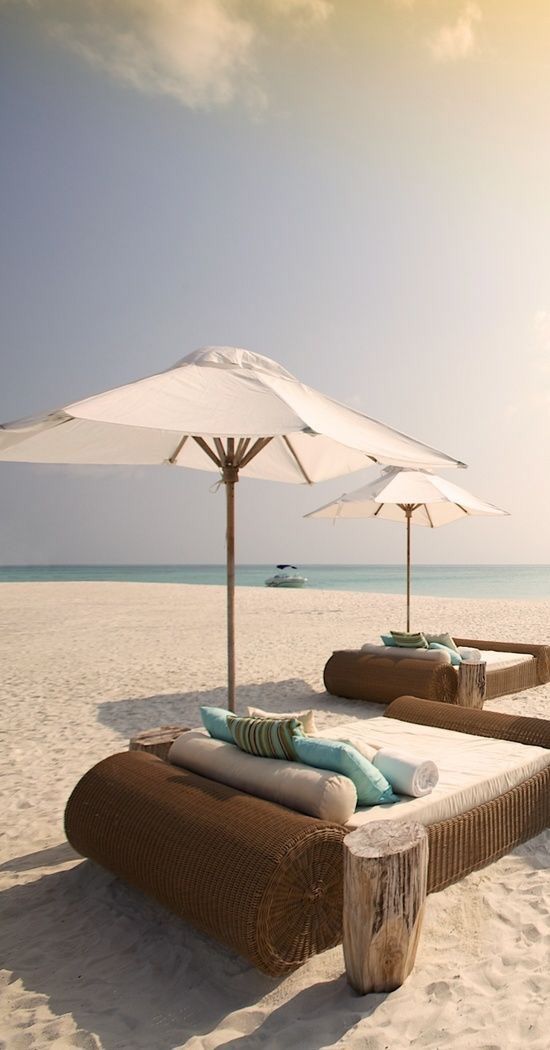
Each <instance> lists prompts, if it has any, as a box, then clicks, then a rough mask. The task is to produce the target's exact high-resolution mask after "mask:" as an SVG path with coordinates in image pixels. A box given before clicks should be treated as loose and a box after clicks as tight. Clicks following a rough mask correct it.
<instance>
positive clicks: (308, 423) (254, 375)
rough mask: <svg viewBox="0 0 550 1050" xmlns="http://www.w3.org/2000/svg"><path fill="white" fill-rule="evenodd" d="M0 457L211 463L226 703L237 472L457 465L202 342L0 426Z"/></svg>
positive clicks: (262, 360)
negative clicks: (221, 569) (219, 493)
mask: <svg viewBox="0 0 550 1050" xmlns="http://www.w3.org/2000/svg"><path fill="white" fill-rule="evenodd" d="M0 460H9V461H11V462H34V463H67V464H84V463H88V464H120V465H124V464H132V465H139V464H155V463H165V464H168V465H170V466H173V467H192V468H195V469H198V470H216V471H219V472H220V473H221V478H222V481H223V482H224V484H225V487H226V501H227V612H228V706H229V708H230V710H233V709H234V696H235V650H234V584H235V578H234V577H235V559H234V488H235V483H236V482H237V481H238V479H239V475H240V474H244V475H246V476H248V477H255V478H267V479H270V480H273V481H287V482H293V483H295V484H312V483H314V482H317V481H325V480H327V479H329V478H333V477H337V476H338V475H341V474H348V473H350V472H351V471H354V470H361V469H364V468H365V467H367V466H369V465H370V464H371V463H378V462H380V463H397V464H399V465H401V466H409V467H410V466H428V467H431V466H434V467H437V466H439V467H456V466H464V464H462V463H460V462H458V461H457V460H454V459H451V458H450V457H449V456H446V455H444V453H442V452H437V451H435V450H434V449H432V448H429V447H428V446H427V445H423V444H421V443H419V442H417V441H414V440H413V439H412V438H409V437H406V436H405V435H404V434H401V433H399V432H398V431H396V430H393V429H392V428H391V427H387V426H385V425H384V424H383V423H378V422H377V421H376V420H373V419H369V418H368V417H367V416H364V415H362V414H361V413H359V412H356V411H354V410H353V409H351V408H347V407H345V406H344V405H341V404H339V403H338V402H337V401H333V400H332V399H331V398H329V397H325V396H324V395H323V394H320V393H318V392H317V391H316V390H312V389H311V387H308V386H305V385H304V384H303V383H300V382H299V381H298V380H297V379H295V377H294V376H292V375H291V374H290V373H289V372H287V371H285V369H284V368H282V367H281V366H280V365H278V364H276V362H274V361H271V360H270V359H269V358H267V357H262V356H260V355H259V354H253V353H250V352H249V351H248V350H242V349H238V348H236V347H223V346H222V347H206V348H204V349H201V350H197V351H195V352H193V353H191V354H189V355H188V356H187V357H185V358H183V360H182V361H180V362H179V363H178V364H177V365H175V366H174V367H173V368H170V369H168V370H167V371H165V372H160V373H158V374H157V375H153V376H148V377H147V378H145V379H140V380H138V381H137V382H134V383H129V384H128V385H126V386H121V387H116V388H114V389H113V390H108V391H106V392H105V393H103V394H97V395H95V396H93V397H89V398H87V399H86V400H84V401H78V402H75V403H74V404H71V405H67V406H66V407H64V408H62V409H60V410H58V411H56V412H51V413H48V414H45V415H42V416H39V417H37V418H34V419H29V420H21V421H19V422H16V423H8V424H6V425H4V426H1V427H0Z"/></svg>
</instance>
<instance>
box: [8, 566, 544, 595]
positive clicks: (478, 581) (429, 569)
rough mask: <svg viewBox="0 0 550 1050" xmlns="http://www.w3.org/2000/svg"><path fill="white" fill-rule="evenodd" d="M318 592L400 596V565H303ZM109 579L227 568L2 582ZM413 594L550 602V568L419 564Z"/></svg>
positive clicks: (250, 579) (215, 576)
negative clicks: (537, 599)
mask: <svg viewBox="0 0 550 1050" xmlns="http://www.w3.org/2000/svg"><path fill="white" fill-rule="evenodd" d="M274 571H275V568H274V566H273V565H239V566H238V567H237V571H236V582H237V585H238V586H241V587H263V586H264V581H265V580H266V578H267V577H269V576H271V575H272V574H273V572H274ZM300 572H301V573H302V574H303V575H305V576H306V577H307V579H308V584H307V586H308V587H310V588H313V589H315V590H329V591H371V592H374V593H381V594H402V593H403V592H404V590H405V569H404V567H403V566H402V565H301V566H300ZM56 580H107V581H121V582H133V583H198V584H224V583H225V567H224V566H223V565H7V566H0V583H2V582H3V583H14V582H19V581H20V582H38V581H48V582H49V581H56ZM412 590H413V594H419V595H420V594H424V595H433V596H436V597H445V598H530V599H533V598H550V565H416V566H413V570H412Z"/></svg>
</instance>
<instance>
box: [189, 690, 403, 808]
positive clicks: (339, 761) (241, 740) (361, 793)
mask: <svg viewBox="0 0 550 1050" xmlns="http://www.w3.org/2000/svg"><path fill="white" fill-rule="evenodd" d="M212 712H214V716H215V717H214V718H212ZM201 715H202V719H203V722H204V725H205V727H206V729H207V730H208V732H209V733H210V735H211V736H213V737H215V738H216V739H220V738H221V739H222V740H223V741H225V742H228V740H227V736H226V735H225V734H226V732H227V729H228V730H229V733H230V736H231V739H230V741H229V742H233V743H234V744H236V745H237V747H238V748H239V749H240V750H242V751H245V752H248V754H251V755H255V756H256V757H258V758H274V759H277V760H278V761H281V760H286V761H289V762H292V761H298V762H303V763H304V765H308V766H314V767H315V768H316V769H323V770H329V771H330V772H332V773H340V774H342V775H343V776H346V777H349V779H350V780H351V781H352V782H353V784H354V785H355V790H356V792H357V800H358V804H359V805H360V806H377V805H379V804H384V803H386V802H394V801H395V795H394V794H393V791H392V789H391V785H390V784H389V783H388V781H387V780H386V778H385V777H384V775H383V773H381V772H380V770H378V769H377V768H376V766H374V765H373V764H372V762H370V761H369V760H368V759H367V758H365V757H364V756H363V755H362V754H360V752H358V751H356V749H355V748H354V747H353V745H352V744H349V743H344V742H343V741H342V740H330V741H329V740H326V739H325V740H321V741H319V740H318V739H317V738H316V737H306V736H305V735H304V732H303V729H302V725H301V723H300V722H299V721H298V720H297V719H296V718H290V719H288V720H283V719H280V718H239V717H237V716H236V715H234V714H231V713H230V712H224V711H223V710H222V709H221V708H208V707H201ZM224 715H225V723H224V719H223V718H222V716H224ZM210 726H212V728H210ZM220 726H221V728H220ZM226 727H227V728H226ZM195 772H196V770H195Z"/></svg>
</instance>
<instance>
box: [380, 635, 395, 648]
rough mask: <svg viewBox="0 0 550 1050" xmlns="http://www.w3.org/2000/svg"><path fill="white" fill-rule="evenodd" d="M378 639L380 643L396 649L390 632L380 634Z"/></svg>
mask: <svg viewBox="0 0 550 1050" xmlns="http://www.w3.org/2000/svg"><path fill="white" fill-rule="evenodd" d="M380 639H381V642H382V645H389V646H390V648H391V649H397V642H396V641H395V639H394V638H392V636H391V634H381V635H380Z"/></svg>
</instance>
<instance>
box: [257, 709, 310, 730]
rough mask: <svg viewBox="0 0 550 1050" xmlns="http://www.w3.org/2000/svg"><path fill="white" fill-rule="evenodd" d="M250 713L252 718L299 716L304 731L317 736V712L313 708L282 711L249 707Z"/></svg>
mask: <svg viewBox="0 0 550 1050" xmlns="http://www.w3.org/2000/svg"><path fill="white" fill-rule="evenodd" d="M248 715H249V717H250V718H297V719H298V721H299V722H301V723H302V725H303V727H304V733H306V734H307V736H317V726H316V725H315V714H314V712H313V711H312V710H311V708H310V709H309V710H307V711H286V712H285V713H282V712H280V711H262V709H261V707H249V708H248Z"/></svg>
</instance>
